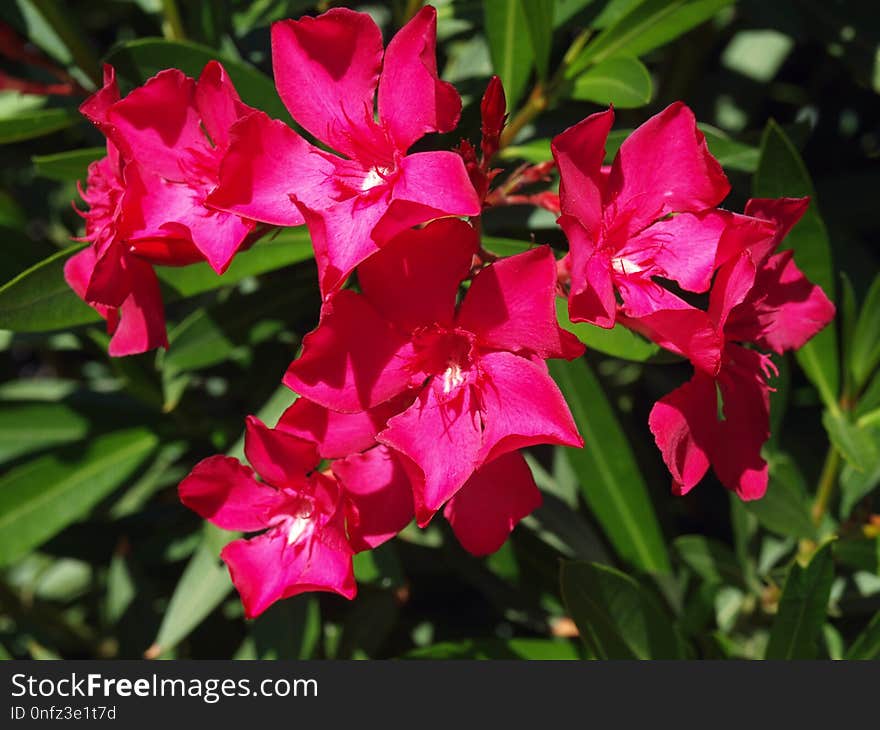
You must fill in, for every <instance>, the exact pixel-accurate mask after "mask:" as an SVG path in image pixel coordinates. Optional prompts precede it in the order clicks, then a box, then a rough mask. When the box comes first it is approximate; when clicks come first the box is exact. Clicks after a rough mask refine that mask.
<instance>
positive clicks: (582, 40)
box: [498, 30, 590, 150]
mask: <svg viewBox="0 0 880 730" xmlns="http://www.w3.org/2000/svg"><path fill="white" fill-rule="evenodd" d="M589 37H590V31H589V30H584V31H582V32H581V33H579V34H578V36H577V37H576V38H575V39H574V40H573V41H572V43H571V45H570V46H569V47H568V50H567V51H566V52H565V56H564V57H563V59H562V63H560V64H559V68H557V69H556V72H555V73H554V74H553V78H551V79H550V80H549V81H548V82H547V83H546V85H545V84H543V83H542V82H541V81H540V80H539V81H537V82H536V83H535V86H534V87H533V88H532V92H531V93H530V94H529V98H528V99H526V103H525V104H524V105H523V106H522V108H520V109H519V111H517V112H516V114H514V115H513V116H512V117H511V119H510V121H509V122H508V123H507V126H506V127H505V128H504V131H503V132H502V133H501V140H500V144H499V146H498V149H499V150H502V149H504V148H505V147H507V145H509V144H510V143H511V142H513V140H514V139H515V138H516V135H518V134H519V133H520V131H522V128H523V127H525V126H526V125H527V124H528V123H529V122H531V121H532V120H533V119H534V118H535V117H537V116H538V115H539V114H540V113H541V112H543V111H544V110H545V109H547V108H548V107H549V106H550V105H551V104H553V102H555V101H556V95H557V94H558V93H559V89H560V88H561V87H562V85H563V83H564V82H565V80H566V72H567V71H568V69H569V67H570V66H571V64H572V63H574V61H575V60H576V59H577V57H578V56H579V55H580V52H581V50H582V49H583V47H584V45H585V44H586V42H587V40H589Z"/></svg>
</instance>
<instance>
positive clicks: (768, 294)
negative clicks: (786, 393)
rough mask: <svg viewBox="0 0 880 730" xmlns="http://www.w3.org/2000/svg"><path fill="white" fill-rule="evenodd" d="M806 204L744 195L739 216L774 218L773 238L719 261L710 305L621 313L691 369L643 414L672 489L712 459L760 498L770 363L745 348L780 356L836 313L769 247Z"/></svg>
mask: <svg viewBox="0 0 880 730" xmlns="http://www.w3.org/2000/svg"><path fill="white" fill-rule="evenodd" d="M808 203H809V201H808V200H807V199H801V200H793V199H780V200H752V201H749V204H748V205H747V207H746V213H747V214H749V215H751V216H754V217H756V218H757V219H758V220H761V221H766V222H769V223H771V224H772V225H774V227H775V235H774V236H772V237H771V238H770V239H769V240H767V239H762V240H761V241H759V242H758V243H757V244H756V245H755V246H754V247H751V248H746V249H745V250H743V251H741V252H739V253H738V254H737V255H735V256H731V257H729V258H727V259H726V260H725V261H724V262H723V263H722V264H721V266H720V268H719V270H718V273H717V274H716V277H715V281H714V283H713V285H712V289H711V292H710V297H709V307H708V311H706V312H703V311H701V310H698V309H695V308H693V307H690V306H688V305H684V306H682V307H680V308H677V309H670V310H663V311H658V312H654V313H652V314H649V315H646V316H644V317H641V318H639V319H636V320H627V324H628V325H629V326H632V327H633V328H634V329H637V330H638V331H640V332H642V333H644V334H646V335H648V336H649V337H651V338H652V339H653V340H655V341H656V342H658V343H660V344H661V345H663V346H664V347H666V348H667V349H670V350H672V351H674V352H677V353H679V354H682V355H685V356H686V357H688V358H689V359H690V360H691V362H692V363H693V364H694V367H695V372H694V376H693V377H692V378H691V380H690V381H689V382H687V383H685V384H684V385H683V386H681V387H679V388H677V389H676V390H674V391H673V392H672V393H670V394H669V395H667V396H665V397H663V398H662V399H660V401H658V402H657V403H656V404H655V406H654V408H653V410H652V411H651V415H650V417H649V424H650V427H651V432H652V433H653V434H654V438H655V440H656V442H657V446H658V447H659V448H660V451H661V452H662V453H663V459H664V461H665V462H666V465H667V467H668V468H669V470H670V472H671V473H672V478H673V490H674V491H675V492H676V493H678V494H685V493H686V492H688V491H689V490H690V489H692V488H693V487H694V486H695V485H696V484H697V483H698V482H699V481H700V480H701V479H702V478H703V476H704V475H705V473H706V471H707V470H708V468H709V466H710V465H711V466H712V467H713V469H714V471H715V473H716V475H717V476H718V478H719V479H720V481H721V482H722V483H723V484H724V485H725V486H726V487H727V488H728V489H731V490H733V491H735V492H736V493H737V494H738V495H739V496H740V497H741V498H742V499H758V498H760V497H762V496H763V495H764V493H765V491H766V489H767V464H766V462H765V461H764V459H763V458H762V457H761V447H762V446H763V445H764V443H765V442H766V440H767V439H768V438H769V436H770V420H769V419H770V411H769V405H770V400H769V393H770V390H771V388H770V385H769V383H768V382H767V381H768V378H769V376H770V375H771V374H773V373H775V372H776V367H775V365H774V364H773V361H772V360H771V359H770V357H769V355H766V354H763V353H761V352H759V351H757V350H755V349H752V348H747V347H745V346H744V345H747V344H751V345H756V346H757V347H760V348H765V349H769V350H772V351H773V352H776V353H779V354H781V353H782V352H784V351H786V350H790V349H796V348H799V347H801V346H802V345H803V344H804V343H806V342H807V340H809V339H810V338H811V337H812V336H813V335H815V334H816V333H817V332H818V331H819V330H821V329H822V328H823V327H824V326H825V325H826V324H828V322H830V321H831V320H832V319H833V317H834V311H835V310H834V305H833V304H832V303H831V302H830V301H829V300H828V298H827V297H826V296H825V293H824V292H823V291H822V289H821V288H820V287H818V286H816V285H815V284H813V283H811V282H810V281H809V280H807V278H806V277H805V276H804V275H803V273H801V271H800V270H799V269H798V268H797V266H796V265H795V262H794V259H793V254H792V251H782V252H781V253H773V251H774V250H775V248H776V247H777V246H778V244H779V243H780V242H781V241H782V239H783V238H784V237H785V235H786V234H787V233H788V231H789V230H790V229H791V227H792V226H793V225H794V224H795V223H796V222H797V221H798V219H799V218H800V217H801V215H803V213H804V211H805V210H806V208H807V205H808ZM719 399H720V403H719Z"/></svg>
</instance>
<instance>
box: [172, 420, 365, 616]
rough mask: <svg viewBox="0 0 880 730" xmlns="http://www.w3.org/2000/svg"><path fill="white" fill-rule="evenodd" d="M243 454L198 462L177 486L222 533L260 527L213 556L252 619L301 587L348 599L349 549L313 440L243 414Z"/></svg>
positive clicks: (336, 498) (338, 503)
mask: <svg viewBox="0 0 880 730" xmlns="http://www.w3.org/2000/svg"><path fill="white" fill-rule="evenodd" d="M245 454H246V455H247V458H248V461H249V462H250V463H251V464H252V465H253V466H254V468H255V469H256V472H257V474H258V475H259V476H260V478H261V479H262V481H261V482H260V481H257V480H256V478H255V476H254V471H253V470H252V469H251V468H249V467H247V466H244V465H242V464H241V463H240V462H239V461H238V460H237V459H233V458H231V457H227V456H212V457H210V458H208V459H205V460H203V461H201V462H200V463H198V464H197V465H196V466H195V468H194V469H193V470H192V472H191V473H190V474H189V476H187V477H186V479H184V480H183V481H182V482H181V483H180V487H179V494H180V499H181V501H182V502H183V503H184V504H185V505H186V506H187V507H189V508H190V509H192V510H193V511H195V512H197V513H198V514H199V515H200V516H202V517H203V518H205V519H206V520H208V521H210V522H211V523H213V524H215V525H217V526H218V527H220V528H222V529H225V530H240V531H243V532H260V534H259V535H257V536H256V537H252V538H250V539H239V540H234V541H233V542H231V543H229V544H228V545H227V546H226V547H225V548H223V551H222V552H221V554H220V557H221V558H222V559H223V561H224V562H225V563H226V565H227V567H228V568H229V573H230V575H231V577H232V582H233V583H234V584H235V587H236V588H237V589H238V592H239V594H240V595H241V600H242V603H243V604H244V609H245V615H246V616H247V617H248V618H254V617H256V616H258V615H259V614H261V613H262V612H263V611H265V610H266V609H267V608H268V607H269V606H270V605H272V604H273V603H274V602H275V601H278V600H280V599H282V598H289V597H290V596H295V595H297V594H298V593H303V592H306V591H330V592H334V593H339V594H340V595H343V596H345V597H346V598H353V597H354V595H355V593H356V591H357V587H356V585H355V581H354V571H353V567H352V560H351V559H352V554H353V552H354V551H353V549H352V547H351V545H350V544H349V541H348V538H347V536H346V532H345V512H344V509H343V495H342V491H341V489H340V487H339V484H338V483H337V481H336V480H335V479H334V478H333V477H332V476H331V475H329V474H326V473H318V472H316V471H314V469H315V467H317V465H318V460H319V457H318V453H317V448H316V446H315V444H313V443H311V442H309V441H305V440H303V439H299V438H296V437H295V436H291V435H289V434H286V433H283V432H281V431H278V430H273V429H269V428H267V427H266V426H264V425H263V424H262V423H261V422H260V421H258V420H257V419H256V418H253V417H250V418H248V422H247V431H246V435H245Z"/></svg>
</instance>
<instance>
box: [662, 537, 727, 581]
mask: <svg viewBox="0 0 880 730" xmlns="http://www.w3.org/2000/svg"><path fill="white" fill-rule="evenodd" d="M673 545H674V546H675V549H676V551H677V552H678V554H679V555H680V556H681V559H682V561H683V562H684V563H685V565H687V566H688V567H689V568H690V569H691V570H693V571H694V573H696V574H697V575H698V576H700V578H702V579H703V580H704V581H706V582H707V583H728V584H729V583H740V584H741V583H742V573H741V571H740V566H739V563H738V562H737V558H736V555H734V553H733V551H732V550H731V549H730V548H729V547H727V545H725V544H724V543H721V542H718V541H717V540H713V539H712V538H709V537H705V536H703V535H682V536H681V537H677V538H676V539H675V541H674V543H673Z"/></svg>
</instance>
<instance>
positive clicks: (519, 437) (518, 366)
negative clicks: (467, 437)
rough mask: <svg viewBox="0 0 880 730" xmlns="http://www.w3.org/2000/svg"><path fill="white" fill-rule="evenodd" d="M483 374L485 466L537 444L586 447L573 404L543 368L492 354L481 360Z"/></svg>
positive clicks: (482, 456)
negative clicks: (500, 457) (513, 452)
mask: <svg viewBox="0 0 880 730" xmlns="http://www.w3.org/2000/svg"><path fill="white" fill-rule="evenodd" d="M480 369H481V371H482V377H481V380H480V401H481V406H482V408H481V410H482V412H483V421H484V424H483V443H482V448H481V449H480V455H479V461H480V463H485V462H487V461H491V460H492V459H494V458H496V457H498V456H500V455H501V454H504V453H506V452H508V451H513V450H515V449H521V448H524V447H526V446H532V445H535V444H559V445H560V446H574V447H578V448H579V447H581V446H583V445H584V440H583V439H582V438H581V436H580V434H579V433H578V430H577V426H575V423H574V419H573V418H572V416H571V412H570V411H569V410H568V404H566V402H565V398H563V396H562V393H561V392H560V391H559V388H558V387H557V385H556V383H554V382H553V379H552V378H551V377H550V375H549V374H548V373H547V369H546V367H544V366H543V363H542V365H538V364H536V363H534V362H532V361H531V360H526V359H525V358H524V357H519V356H518V355H513V354H511V353H509V352H491V353H488V354H486V355H483V356H482V357H481V358H480Z"/></svg>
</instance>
